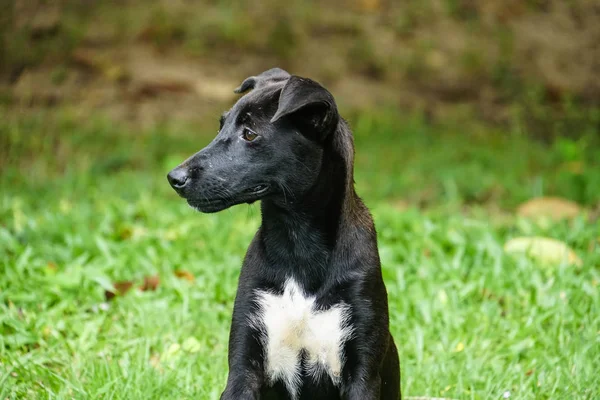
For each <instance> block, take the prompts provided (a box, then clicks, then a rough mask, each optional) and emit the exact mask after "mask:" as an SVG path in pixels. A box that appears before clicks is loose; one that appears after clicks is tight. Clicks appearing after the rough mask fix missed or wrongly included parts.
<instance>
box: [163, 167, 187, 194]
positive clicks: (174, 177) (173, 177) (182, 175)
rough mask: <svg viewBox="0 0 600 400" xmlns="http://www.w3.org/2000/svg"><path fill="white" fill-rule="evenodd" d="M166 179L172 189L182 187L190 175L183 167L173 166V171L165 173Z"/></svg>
mask: <svg viewBox="0 0 600 400" xmlns="http://www.w3.org/2000/svg"><path fill="white" fill-rule="evenodd" d="M167 179H168V180H169V183H170V184H171V186H173V189H175V190H178V189H183V188H184V187H185V185H187V183H188V182H189V181H190V176H189V175H188V172H187V170H186V169H185V168H175V169H174V170H173V171H171V172H169V175H167Z"/></svg>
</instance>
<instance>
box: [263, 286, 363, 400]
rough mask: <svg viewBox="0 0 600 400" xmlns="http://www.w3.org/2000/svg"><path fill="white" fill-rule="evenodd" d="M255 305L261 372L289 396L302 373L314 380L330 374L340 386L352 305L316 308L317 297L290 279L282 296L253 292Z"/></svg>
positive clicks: (297, 388) (295, 394) (295, 391)
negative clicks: (281, 385) (281, 384)
mask: <svg viewBox="0 0 600 400" xmlns="http://www.w3.org/2000/svg"><path fill="white" fill-rule="evenodd" d="M256 301H257V303H258V310H259V311H258V314H257V315H254V316H252V320H251V324H252V325H254V326H255V327H257V328H259V331H260V332H261V334H262V336H263V337H262V338H261V340H262V343H263V346H264V352H265V372H266V373H267V376H268V377H269V379H270V380H271V382H273V381H277V380H282V381H283V382H284V384H285V385H286V387H287V389H288V391H289V392H290V394H291V397H292V398H295V397H296V396H297V394H298V390H299V389H300V384H301V380H302V374H303V373H306V374H308V375H310V376H311V378H312V379H315V380H318V379H323V378H324V376H329V377H330V378H331V380H332V381H333V383H334V384H336V385H337V384H339V381H340V376H341V371H342V367H343V363H344V354H343V347H344V343H345V342H346V341H347V340H348V339H349V338H350V337H351V335H352V327H351V326H350V325H349V319H350V315H351V310H350V307H349V306H348V305H347V304H344V303H340V304H337V305H335V306H333V307H330V308H328V309H324V310H321V309H318V308H317V307H316V304H315V298H314V297H311V296H307V295H305V294H304V292H303V291H302V289H301V288H300V287H299V286H298V284H297V283H296V282H294V281H293V280H288V281H287V282H286V283H285V286H284V290H283V293H280V294H275V293H271V292H266V291H257V292H256ZM303 354H304V357H302V356H303ZM303 358H304V365H303V364H302V359H303Z"/></svg>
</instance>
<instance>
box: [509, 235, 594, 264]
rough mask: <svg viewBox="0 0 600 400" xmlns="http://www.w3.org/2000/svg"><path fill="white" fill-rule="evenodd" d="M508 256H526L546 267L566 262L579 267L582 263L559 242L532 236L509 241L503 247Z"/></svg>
mask: <svg viewBox="0 0 600 400" xmlns="http://www.w3.org/2000/svg"><path fill="white" fill-rule="evenodd" d="M504 251H506V252H507V253H508V254H512V255H518V254H527V255H528V256H530V257H531V258H533V259H535V260H537V261H538V262H540V263H542V264H546V265H550V264H561V263H563V262H568V263H569V264H574V265H577V266H581V265H582V264H583V262H582V261H581V259H580V258H579V257H578V256H577V254H575V252H574V251H573V250H572V249H571V248H570V247H569V246H567V245H566V244H565V243H563V242H561V241H560V240H556V239H551V238H545V237H539V236H532V237H517V238H514V239H511V240H509V241H508V242H506V244H505V245H504Z"/></svg>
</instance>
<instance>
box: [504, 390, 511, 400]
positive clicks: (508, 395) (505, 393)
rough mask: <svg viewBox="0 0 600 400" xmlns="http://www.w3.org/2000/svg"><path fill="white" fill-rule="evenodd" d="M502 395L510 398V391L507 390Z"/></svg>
mask: <svg viewBox="0 0 600 400" xmlns="http://www.w3.org/2000/svg"><path fill="white" fill-rule="evenodd" d="M502 397H504V398H505V399H509V398H510V391H508V390H507V391H506V392H504V394H503V395H502Z"/></svg>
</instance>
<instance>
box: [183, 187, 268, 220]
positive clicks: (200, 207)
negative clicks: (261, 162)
mask: <svg viewBox="0 0 600 400" xmlns="http://www.w3.org/2000/svg"><path fill="white" fill-rule="evenodd" d="M268 195H269V186H267V185H258V186H254V187H252V188H250V189H246V190H243V191H242V192H240V193H239V194H238V195H236V196H231V197H227V198H210V197H205V198H202V199H198V198H196V199H186V200H187V202H188V204H189V205H190V206H191V207H192V208H194V209H195V210H197V211H200V212H202V213H206V214H211V213H216V212H219V211H223V210H225V209H227V208H229V207H233V206H235V205H237V204H243V203H248V204H252V203H254V202H255V201H258V200H261V199H263V198H264V197H266V196H268Z"/></svg>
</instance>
